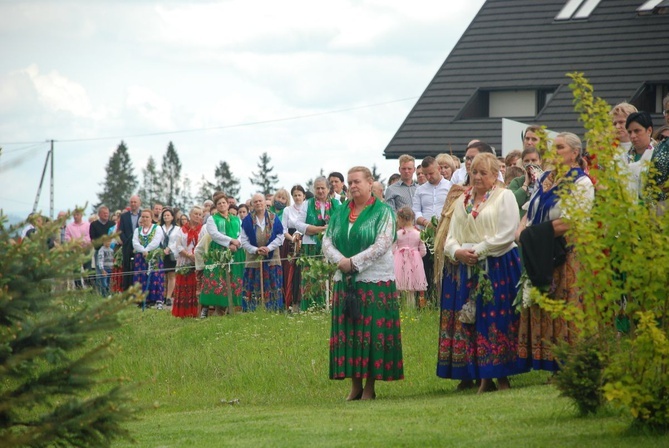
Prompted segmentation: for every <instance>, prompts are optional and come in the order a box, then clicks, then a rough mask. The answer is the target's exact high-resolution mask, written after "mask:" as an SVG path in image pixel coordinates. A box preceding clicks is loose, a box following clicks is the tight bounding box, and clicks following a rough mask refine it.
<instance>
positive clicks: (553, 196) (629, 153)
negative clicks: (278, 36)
mask: <svg viewBox="0 0 669 448" xmlns="http://www.w3.org/2000/svg"><path fill="white" fill-rule="evenodd" d="M664 109H665V110H664V115H665V117H666V119H667V125H669V97H667V98H665V100H664ZM611 119H612V121H613V123H614V125H615V127H616V130H617V132H618V135H617V139H618V143H617V146H616V147H615V148H612V151H616V157H617V158H618V159H619V163H620V167H621V170H626V171H627V173H628V174H629V175H628V176H627V177H628V178H629V182H628V185H626V188H627V189H628V191H629V194H630V197H632V198H634V200H637V199H639V198H640V197H641V195H642V194H643V189H644V185H645V182H647V178H648V172H649V171H648V170H649V166H651V165H655V167H656V168H657V173H656V174H655V175H656V176H657V181H658V184H660V185H663V184H664V181H666V180H667V178H668V177H669V138H668V137H669V126H667V125H665V126H662V127H660V128H659V129H657V130H656V131H655V132H653V130H654V128H653V124H652V120H651V117H650V114H648V113H646V112H643V111H637V110H636V109H635V108H634V106H632V105H630V104H627V103H622V104H619V105H617V106H616V107H614V108H613V110H612V112H611ZM540 129H541V128H540V127H535V126H530V127H528V128H527V129H526V131H525V132H524V134H523V141H522V147H523V149H522V150H517V151H513V152H511V153H509V154H508V155H506V157H498V156H496V154H495V150H494V148H492V147H491V146H490V145H488V144H487V143H485V142H482V141H480V140H472V141H471V142H470V143H469V144H468V145H467V148H466V151H465V156H464V160H463V163H460V160H458V158H456V157H453V156H451V155H448V154H440V155H437V156H436V157H431V156H430V157H425V158H424V159H422V161H421V163H420V164H419V165H418V166H416V160H415V158H414V157H412V156H411V155H408V154H406V155H402V156H401V157H400V158H399V170H398V173H397V174H395V175H393V176H391V178H390V185H389V186H388V187H387V188H385V189H384V188H383V186H382V185H381V186H380V185H379V184H378V182H377V181H375V180H374V179H373V177H372V173H371V172H370V170H369V169H368V168H365V167H361V166H356V167H353V168H351V169H350V170H348V172H347V177H346V178H345V177H344V175H342V174H341V173H339V172H333V173H331V174H330V175H329V176H328V177H327V178H326V177H319V178H317V179H315V181H314V183H313V191H306V190H305V189H304V188H303V187H302V186H300V185H295V186H293V187H292V188H291V190H290V191H287V190H284V189H280V190H278V191H276V192H275V193H274V194H272V195H263V194H255V195H253V197H251V198H250V199H249V200H248V201H246V203H241V204H238V203H237V201H236V200H235V198H233V197H230V196H227V195H226V194H225V192H217V193H215V194H214V196H213V197H212V198H211V200H208V201H206V202H205V203H204V204H202V205H201V206H200V205H198V206H194V207H192V208H191V209H190V210H189V211H188V213H183V212H181V211H178V210H174V209H172V208H169V207H163V206H162V205H161V204H153V207H152V208H151V209H142V206H141V199H140V198H139V197H138V196H133V197H131V198H130V199H129V207H128V209H127V210H125V211H123V212H121V211H116V212H115V213H114V214H113V215H112V216H111V217H110V212H109V210H108V209H107V207H105V206H101V207H100V208H99V209H98V213H97V217H96V218H95V219H94V220H92V222H90V223H89V222H86V221H84V220H83V219H82V213H81V210H76V211H75V212H74V215H73V218H74V220H73V222H71V223H69V224H67V225H66V226H65V227H64V229H63V233H62V235H61V238H62V239H63V240H76V241H78V242H79V243H80V244H82V245H91V244H92V247H93V249H94V251H95V256H94V257H93V258H92V259H93V260H94V261H95V272H96V279H97V283H96V285H97V287H98V289H99V291H100V293H101V294H102V295H103V296H104V295H107V294H109V293H110V291H111V292H114V291H122V290H124V289H127V288H128V287H129V286H130V285H132V284H140V285H142V288H143V289H144V290H145V291H146V299H145V302H144V303H143V304H142V306H145V307H146V306H155V307H156V308H158V309H162V308H163V307H165V306H167V307H171V310H172V314H173V315H174V316H177V317H201V318H205V317H207V316H208V315H209V313H210V312H211V311H212V310H213V311H214V312H215V313H217V314H229V313H235V312H244V311H253V310H254V309H256V307H258V306H264V307H265V308H267V309H268V310H288V311H290V312H300V311H305V310H308V309H310V308H313V307H317V308H318V307H326V306H331V318H332V327H331V338H330V377H331V378H332V379H343V378H350V379H351V390H350V393H349V395H348V398H347V399H348V400H358V399H373V398H375V396H376V391H375V381H376V380H381V381H390V380H399V379H402V378H403V376H404V374H403V358H402V337H401V325H400V315H399V309H400V306H408V307H416V306H418V307H422V306H425V304H426V303H427V302H428V301H429V297H435V298H436V300H435V305H438V306H439V308H440V321H439V337H438V350H437V375H438V376H439V377H442V378H449V379H456V380H459V381H460V382H459V384H458V388H459V389H466V388H474V387H476V388H478V391H479V392H487V391H492V390H496V389H507V388H509V387H510V386H511V383H510V380H509V377H510V376H512V375H515V374H519V373H522V372H527V371H529V370H531V369H538V370H546V371H550V372H555V371H556V370H557V369H558V364H557V362H556V359H555V356H554V354H553V352H552V346H553V344H555V343H556V342H557V341H570V339H571V338H572V337H573V332H572V331H571V329H570V327H569V325H568V324H567V323H566V322H565V321H564V320H562V319H561V318H555V317H552V316H551V315H550V314H548V313H546V312H545V311H543V310H542V309H541V308H539V307H538V306H537V305H528V306H527V307H523V309H522V311H521V312H517V311H516V309H515V307H514V301H515V300H516V297H517V295H518V293H519V282H520V280H521V274H522V273H523V272H525V273H526V274H527V278H528V279H527V280H526V282H529V284H531V285H533V286H536V287H550V292H549V294H550V295H551V296H552V297H553V298H554V299H560V300H564V301H567V302H571V303H574V304H576V305H577V306H578V305H579V303H580V301H579V292H578V290H577V289H576V285H575V278H576V271H577V270H578V262H577V260H575V255H574V250H573V242H570V241H569V224H568V222H567V221H566V220H564V219H563V206H561V203H562V200H561V198H560V194H559V192H560V191H561V190H562V189H563V188H565V186H566V185H568V184H571V185H572V187H571V188H572V190H571V191H572V192H573V194H575V195H577V196H578V198H579V200H578V201H577V202H578V204H580V206H581V207H584V208H585V209H587V208H588V207H590V206H591V204H592V203H593V200H594V197H595V185H594V183H593V179H592V178H591V176H590V174H589V170H590V169H591V168H592V167H591V166H590V164H589V163H588V159H587V157H586V154H584V150H583V145H582V142H581V140H580V138H579V137H578V136H577V135H575V134H573V133H570V132H561V133H559V134H557V135H556V136H555V137H554V139H553V141H552V151H551V154H554V156H553V157H552V158H550V159H547V160H544V159H545V157H544V156H545V154H544V153H542V152H541V151H539V150H538V149H537V144H538V142H539V134H540V133H541V131H540ZM414 176H415V177H414ZM384 190H385V191H384ZM660 199H661V200H663V199H664V192H663V193H661V198H660ZM658 211H660V208H658ZM427 229H432V231H433V234H434V236H433V239H430V238H424V237H423V236H424V235H425V234H427V232H425V231H426V230H427ZM34 230H35V223H31V225H29V226H28V228H27V230H26V231H25V235H24V236H28V235H29V233H30V232H31V231H34ZM421 231H424V232H423V233H421ZM425 240H427V241H428V247H426V242H425ZM428 249H429V250H428ZM521 252H522V257H521ZM300 256H303V257H308V258H324V259H325V260H326V261H327V262H328V263H331V264H333V265H336V267H337V270H336V272H335V274H334V277H333V278H332V279H331V280H332V282H333V288H332V291H333V293H332V296H331V297H329V296H328V294H327V292H328V290H327V289H316V290H315V291H314V288H313V285H312V284H310V281H305V278H306V277H307V276H306V275H305V274H306V273H307V272H306V270H307V269H308V267H307V266H302V265H301V264H300V263H297V262H296V260H297V259H298V258H299V257H300ZM521 260H522V261H521ZM77 286H81V281H79V283H78V284H77ZM400 291H406V293H405V301H404V302H403V304H401V303H400V300H399V295H400ZM494 380H496V383H495V381H494Z"/></svg>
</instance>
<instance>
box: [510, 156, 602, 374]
mask: <svg viewBox="0 0 669 448" xmlns="http://www.w3.org/2000/svg"><path fill="white" fill-rule="evenodd" d="M568 182H573V183H574V184H575V186H574V190H572V194H575V195H579V197H580V200H579V203H580V204H583V206H585V207H589V205H590V204H592V202H593V200H594V197H595V189H594V186H593V184H592V181H591V180H590V178H589V177H588V176H587V175H586V174H585V172H584V171H583V170H582V169H581V168H571V169H570V170H569V172H568V173H567V174H566V175H565V176H564V177H562V178H561V179H556V175H555V172H554V171H548V172H546V173H544V174H543V175H542V176H541V178H540V180H539V183H538V188H537V190H536V191H535V193H534V194H533V195H532V198H531V199H530V204H529V209H528V211H527V218H528V219H527V225H528V228H529V227H530V226H539V225H540V224H543V223H547V222H550V221H553V220H556V219H559V218H561V217H562V210H561V208H560V198H559V191H560V190H561V189H562V188H564V186H565V185H566V184H567V183H568ZM526 231H527V230H525V231H523V233H525V232H526ZM523 236H524V235H523V234H521V239H523ZM542 244H543V245H545V246H549V247H550V246H551V245H552V242H550V241H544V242H542ZM522 249H523V254H526V253H528V249H529V248H527V247H525V245H523V247H522ZM528 255H529V254H528ZM523 257H524V261H525V263H526V265H527V263H528V262H529V260H530V257H529V256H528V258H527V259H525V255H523ZM527 269H530V267H529V266H528V267H527ZM577 271H578V262H577V260H576V258H575V256H574V252H573V248H568V249H567V252H566V258H565V261H564V262H563V263H561V264H560V265H559V266H557V267H554V269H553V275H552V282H551V283H552V285H551V287H550V291H549V296H550V297H551V298H552V299H555V300H564V301H566V302H568V303H572V304H575V305H576V306H582V301H581V297H580V295H579V294H578V291H577V289H576V273H577ZM574 337H575V334H574V327H573V325H570V324H568V323H567V322H566V321H565V320H564V319H563V318H560V317H558V318H552V317H551V316H550V314H549V313H548V312H546V311H544V310H542V309H541V308H539V306H538V305H531V306H530V308H525V309H523V311H522V313H521V317H520V330H519V335H518V338H519V342H518V357H519V363H520V364H521V366H522V367H531V368H533V369H535V370H547V371H551V372H555V371H557V370H558V363H557V361H556V359H555V356H554V355H553V350H552V346H553V345H554V344H555V343H557V342H559V341H566V342H570V341H572V340H574Z"/></svg>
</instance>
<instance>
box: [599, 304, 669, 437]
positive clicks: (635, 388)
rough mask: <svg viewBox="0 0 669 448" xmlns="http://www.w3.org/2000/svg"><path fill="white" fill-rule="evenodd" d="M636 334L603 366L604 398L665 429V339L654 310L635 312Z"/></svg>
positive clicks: (668, 343)
mask: <svg viewBox="0 0 669 448" xmlns="http://www.w3.org/2000/svg"><path fill="white" fill-rule="evenodd" d="M637 316H638V323H637V327H636V335H635V336H636V337H634V338H631V339H629V340H627V341H625V344H624V346H623V347H622V348H621V350H620V352H619V353H618V356H616V357H615V358H614V359H613V362H612V363H611V365H610V366H609V367H608V368H607V370H606V375H607V377H608V378H607V379H608V381H607V383H606V385H605V386H604V393H605V396H606V399H607V400H609V401H612V402H613V403H616V404H618V405H620V406H624V407H625V408H627V409H628V410H629V412H630V413H631V414H632V416H633V417H634V418H635V419H636V420H637V421H638V422H640V423H642V424H643V425H646V426H649V427H651V428H653V429H660V430H667V429H669V340H668V339H667V333H666V331H663V330H662V328H661V326H659V325H658V322H657V319H656V316H655V313H653V312H639V313H637Z"/></svg>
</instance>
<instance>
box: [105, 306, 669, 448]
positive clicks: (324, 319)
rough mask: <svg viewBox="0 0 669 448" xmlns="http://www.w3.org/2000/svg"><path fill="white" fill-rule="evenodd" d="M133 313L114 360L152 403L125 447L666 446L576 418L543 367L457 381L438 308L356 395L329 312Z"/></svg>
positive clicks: (405, 326) (621, 421)
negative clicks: (337, 367)
mask: <svg viewBox="0 0 669 448" xmlns="http://www.w3.org/2000/svg"><path fill="white" fill-rule="evenodd" d="M125 314H126V315H125V317H126V318H127V322H126V324H125V325H124V326H123V327H122V328H121V329H119V330H118V331H116V332H115V333H114V334H113V336H114V340H115V341H116V347H115V348H116V355H115V357H114V358H112V359H111V360H109V361H108V363H107V365H106V371H108V373H109V374H111V375H117V376H119V375H120V376H125V377H129V378H132V379H133V380H135V381H138V382H141V383H142V385H141V387H139V388H138V389H137V392H136V399H137V402H138V404H139V405H141V406H143V407H144V411H143V412H142V413H141V414H140V415H139V416H138V418H137V420H136V421H134V422H132V423H130V424H129V425H128V426H129V429H130V430H131V432H132V434H133V436H134V437H135V439H136V441H137V445H132V444H128V443H125V442H123V443H117V445H116V446H119V447H121V446H142V447H220V446H240V447H245V446H248V447H258V446H289V447H298V446H309V447H315V446H341V447H357V446H369V447H376V446H378V447H382V446H472V447H473V446H476V447H481V446H494V447H506V446H509V447H518V446H601V447H617V446H620V447H623V446H624V447H627V446H635V447H643V446H648V447H650V446H652V447H656V446H669V436H652V435H647V434H643V433H640V432H639V431H631V430H629V429H628V428H629V425H630V419H629V418H628V417H627V416H625V415H624V414H621V413H619V412H617V411H614V410H611V409H606V410H605V411H603V412H602V413H600V415H597V416H594V417H589V418H578V417H577V416H576V413H575V411H574V409H573V408H572V406H571V405H570V403H569V402H568V401H567V400H566V399H564V398H561V397H559V396H558V395H559V394H558V392H557V390H556V389H555V388H554V387H553V386H550V385H546V379H547V378H548V375H547V374H546V373H542V372H533V373H530V374H525V375H521V376H518V377H514V378H513V379H512V387H513V389H512V390H510V391H504V392H494V393H489V394H485V395H482V396H478V395H476V394H475V391H467V392H457V391H455V385H456V382H455V381H448V380H441V379H438V378H437V377H436V375H435V369H436V345H437V319H438V313H437V312H436V311H424V312H409V313H403V316H402V318H403V321H402V333H403V334H402V336H403V344H404V360H405V371H404V373H405V380H403V381H398V382H391V383H383V382H379V383H377V394H378V398H377V399H376V400H375V401H373V402H350V403H347V402H345V401H344V397H345V396H346V395H347V393H348V390H349V385H350V384H349V381H348V380H347V381H331V380H329V379H328V339H329V327H330V323H329V316H328V315H327V314H325V313H307V314H302V315H299V316H291V315H284V314H270V313H266V312H262V311H261V312H256V313H252V314H236V315H234V316H226V317H210V318H208V319H206V320H195V319H188V320H181V319H176V318H173V317H172V316H171V315H170V314H169V311H156V310H148V311H146V312H144V313H142V312H141V311H140V310H137V309H131V310H128V311H127V312H125ZM233 400H239V403H236V404H229V403H228V402H230V401H233Z"/></svg>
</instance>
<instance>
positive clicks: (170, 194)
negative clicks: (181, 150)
mask: <svg viewBox="0 0 669 448" xmlns="http://www.w3.org/2000/svg"><path fill="white" fill-rule="evenodd" d="M160 176H161V178H162V185H163V194H162V198H163V200H164V202H165V204H164V205H174V204H175V203H176V202H178V200H179V194H180V192H181V161H180V160H179V154H177V150H176V149H175V148H174V144H172V142H170V143H169V144H168V145H167V150H166V151H165V155H164V156H163V165H162V168H161V170H160Z"/></svg>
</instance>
